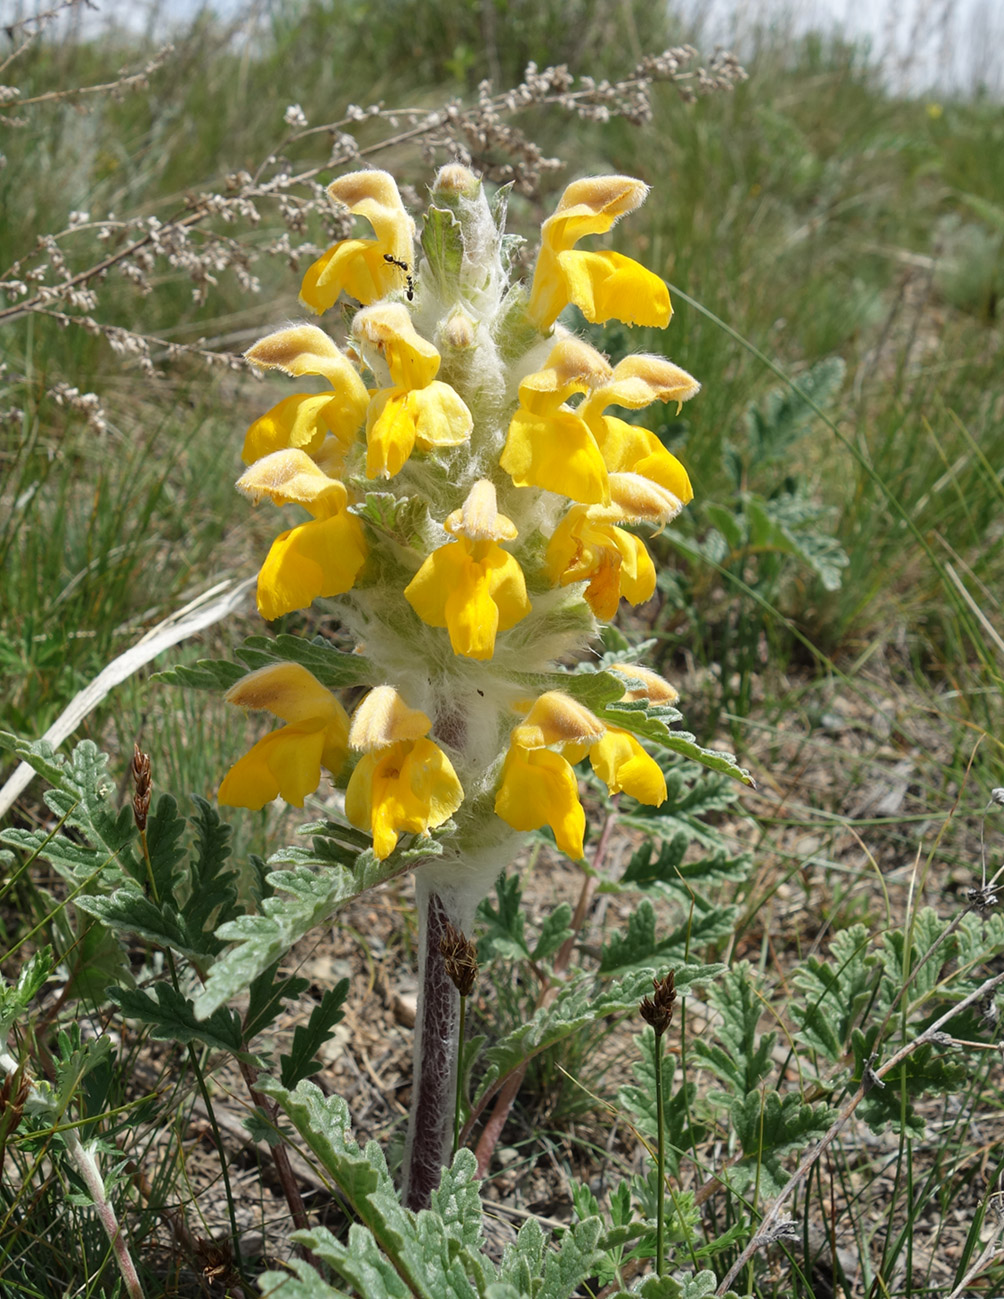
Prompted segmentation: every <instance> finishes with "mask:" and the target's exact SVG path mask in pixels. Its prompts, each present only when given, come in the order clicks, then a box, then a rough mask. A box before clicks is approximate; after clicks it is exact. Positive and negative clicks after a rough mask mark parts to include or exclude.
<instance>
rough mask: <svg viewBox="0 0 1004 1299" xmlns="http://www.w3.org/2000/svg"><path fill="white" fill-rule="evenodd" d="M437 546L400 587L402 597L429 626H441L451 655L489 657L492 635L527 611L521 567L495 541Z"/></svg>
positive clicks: (451, 543)
mask: <svg viewBox="0 0 1004 1299" xmlns="http://www.w3.org/2000/svg"><path fill="white" fill-rule="evenodd" d="M471 545H472V543H470V542H468V541H466V540H461V541H460V542H448V543H447V544H446V545H445V546H440V547H439V548H438V549H437V550H434V551H433V552H432V554H431V555H430V556H429V557H428V558H427V559H426V560H425V562H424V563H423V565H422V567H421V568H420V569H419V570H418V572H417V573H416V574H415V576H414V577H413V578H412V580H411V581H410V582H409V583H408V586H407V587H406V588H405V592H404V594H405V598H406V599H407V601H408V603H409V604H410V605H411V607H412V608H413V609H414V610H415V612H416V613H417V614H418V616H419V617H420V618H421V619H422V621H423V622H424V623H426V624H427V625H428V626H430V627H446V628H447V629H448V630H449V633H450V645H451V646H452V648H453V652H454V654H462V655H464V656H465V657H466V658H473V659H480V660H484V659H490V658H491V657H492V655H493V654H494V652H495V637H496V634H497V633H498V632H499V631H507V630H508V629H509V628H510V627H512V626H514V625H515V624H516V623H517V622H519V620H520V619H521V618H525V617H526V615H527V614H528V613H529V612H530V601H529V600H528V599H527V595H526V584H525V582H524V579H523V572H522V569H521V568H520V566H519V564H518V563H517V561H516V559H515V558H514V557H513V556H512V555H509V554H507V553H506V552H505V551H504V550H502V548H501V547H500V546H498V545H496V544H494V543H481V544H480V546H479V549H480V548H483V549H484V551H485V553H484V555H483V556H481V557H480V558H475V557H474V555H472V553H471Z"/></svg>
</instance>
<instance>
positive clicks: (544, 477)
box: [499, 410, 610, 504]
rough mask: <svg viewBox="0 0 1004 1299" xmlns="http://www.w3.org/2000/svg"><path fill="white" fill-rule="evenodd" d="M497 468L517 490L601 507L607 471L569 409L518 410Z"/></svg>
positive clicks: (582, 425)
mask: <svg viewBox="0 0 1004 1299" xmlns="http://www.w3.org/2000/svg"><path fill="white" fill-rule="evenodd" d="M499 464H500V465H501V466H502V468H503V469H504V470H505V471H506V473H508V474H511V475H512V480H513V482H514V483H515V484H516V486H517V487H543V488H545V489H546V490H547V491H551V492H557V493H558V494H559V495H561V496H567V497H569V498H570V499H571V500H573V501H582V502H584V503H586V504H589V503H593V502H596V503H600V502H602V503H606V502H607V501H609V499H610V494H609V488H608V485H607V470H606V466H605V465H604V463H603V457H602V456H601V455H600V451H599V447H597V445H596V439H595V438H594V437H593V435H592V433H591V432H590V431H589V427H588V425H586V424H585V423H583V421H582V420H581V419H579V417H578V416H577V415H576V414H575V413H574V412H573V411H570V410H558V411H555V412H554V413H553V414H551V415H534V414H532V413H531V412H530V411H526V410H518V411H517V412H516V414H515V415H514V416H513V418H512V421H511V423H510V425H509V436H508V438H507V440H506V444H505V449H504V450H503V452H502V455H501V456H500V457H499Z"/></svg>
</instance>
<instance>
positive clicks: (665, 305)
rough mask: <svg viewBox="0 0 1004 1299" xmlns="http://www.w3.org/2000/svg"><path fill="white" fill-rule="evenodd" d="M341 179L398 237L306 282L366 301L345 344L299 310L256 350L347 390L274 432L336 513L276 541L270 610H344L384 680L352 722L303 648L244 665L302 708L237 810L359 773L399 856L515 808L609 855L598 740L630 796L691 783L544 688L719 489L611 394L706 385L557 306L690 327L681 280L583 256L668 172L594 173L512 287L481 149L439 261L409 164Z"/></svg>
mask: <svg viewBox="0 0 1004 1299" xmlns="http://www.w3.org/2000/svg"><path fill="white" fill-rule="evenodd" d="M329 192H330V195H331V197H332V199H333V201H334V202H335V203H336V204H337V205H339V206H344V207H346V208H347V209H348V211H349V212H350V213H352V214H353V215H354V216H356V217H359V218H362V219H363V220H364V221H366V222H367V223H368V224H369V227H370V229H371V231H372V237H369V236H367V237H362V238H351V239H346V240H342V241H340V242H338V243H336V244H335V245H334V246H333V247H332V248H330V249H328V251H327V252H325V253H324V254H323V256H321V257H320V258H318V260H317V261H316V262H314V264H313V265H312V266H311V267H310V268H309V270H308V271H307V273H306V275H305V277H304V279H303V285H302V288H301V300H302V302H303V303H304V304H305V306H307V307H308V308H310V309H311V310H312V311H314V312H316V313H322V312H324V311H326V310H328V309H329V308H331V307H332V306H334V304H335V303H336V302H338V300H339V299H340V298H342V296H343V295H344V297H345V299H347V300H348V302H349V307H350V316H351V320H350V324H349V327H348V330H347V336H346V338H345V340H344V344H343V346H342V347H339V346H337V345H336V344H335V342H333V341H332V339H331V338H330V337H329V336H328V334H327V333H325V332H324V331H323V330H321V329H320V328H318V327H317V326H315V325H310V324H299V325H294V326H292V327H290V328H286V329H281V330H279V331H278V332H276V333H273V334H270V335H269V336H268V337H267V338H264V339H262V340H261V342H259V343H257V344H255V346H254V347H252V348H251V349H250V350H249V351H248V352H247V354H246V355H247V358H248V360H249V361H250V362H251V363H252V364H253V365H254V366H256V367H258V368H259V369H261V370H275V371H279V372H281V373H283V374H285V375H288V376H291V377H294V378H302V377H304V376H313V377H314V380H315V384H316V383H317V382H318V381H319V382H320V383H321V384H323V385H324V386H323V389H321V390H315V391H310V392H300V393H296V394H294V395H291V396H285V397H283V398H282V400H281V401H279V402H278V403H277V404H276V405H274V406H273V407H272V408H271V409H270V410H269V411H267V412H266V414H264V415H262V416H261V417H260V418H258V419H257V420H255V421H254V423H252V425H251V427H250V428H249V429H248V432H247V435H246V437H245V441H244V450H243V458H244V461H245V464H246V465H247V466H248V467H247V470H246V472H245V473H244V474H243V475H242V477H241V478H240V479H239V481H238V484H237V486H238V488H239V489H240V490H241V491H242V492H243V493H244V494H245V495H246V496H248V497H249V499H251V500H252V501H253V502H255V503H256V504H257V503H258V502H260V501H264V500H267V501H270V502H271V503H272V504H274V505H276V506H298V507H300V508H301V509H302V510H304V511H306V513H307V514H308V515H309V516H310V517H309V520H307V521H305V522H299V523H295V524H294V526H292V527H289V528H288V529H286V530H284V531H282V532H280V533H279V535H278V536H277V537H276V539H275V541H274V542H273V543H272V546H271V548H270V550H269V553H268V555H267V557H266V559H265V562H264V564H263V565H262V568H261V571H260V572H259V575H258V608H259V611H260V612H261V614H262V616H263V617H264V618H266V619H268V620H270V621H271V620H274V619H277V618H280V617H281V616H283V615H285V614H289V613H292V612H295V611H297V610H303V609H306V608H308V607H309V606H310V605H311V604H313V602H314V601H316V600H332V601H333V602H334V605H333V608H334V611H335V613H336V615H337V617H338V618H339V619H340V621H341V622H342V623H343V625H344V626H346V627H347V628H348V629H349V630H350V631H351V632H353V633H354V634H355V635H356V638H357V640H358V641H359V644H360V649H361V652H362V654H363V656H364V660H365V663H366V664H367V665H368V669H367V670H368V672H369V675H370V684H371V686H372V688H371V690H370V691H369V693H368V694H367V695H366V696H365V697H364V698H363V700H362V702H361V703H360V704H359V705H358V707H357V708H356V710H355V713H354V715H353V716H352V718H351V719H350V718H349V717H348V716H347V714H346V713H345V711H344V709H343V708H342V706H341V704H340V703H339V702H338V700H337V699H336V698H335V696H334V695H333V694H332V693H331V691H330V690H328V689H327V688H326V687H324V686H323V685H322V684H321V683H320V682H319V681H318V680H317V679H316V678H315V677H314V676H313V675H312V674H311V673H310V672H309V671H308V670H307V669H306V668H305V667H303V666H301V665H299V664H297V663H292V662H285V663H277V664H275V665H274V666H271V667H265V668H261V669H259V670H258V671H256V672H253V673H251V674H250V675H249V676H247V677H245V678H243V679H242V680H241V681H238V682H237V684H236V685H235V686H234V687H233V688H232V689H231V690H230V691H229V693H228V695H227V698H228V699H229V700H230V702H232V703H234V704H237V705H240V706H242V707H245V708H258V709H264V710H266V711H268V712H270V713H272V714H273V715H274V716H275V717H277V718H279V719H280V720H281V721H282V722H284V723H285V725H284V726H282V727H281V729H279V730H277V731H274V732H273V733H272V734H270V735H267V736H266V737H265V738H264V739H263V740H260V741H259V742H258V743H257V744H256V745H255V746H254V748H252V749H251V751H250V752H249V753H248V754H246V755H245V756H244V757H243V758H241V759H240V761H239V762H237V763H236V764H235V765H234V767H232V768H231V770H230V772H229V773H228V774H227V776H226V778H225V780H224V781H223V784H222V786H221V788H220V801H221V802H223V803H228V804H231V805H238V806H246V807H253V808H258V807H262V806H263V805H264V804H265V803H266V802H268V801H269V800H270V799H272V798H275V797H277V796H279V797H281V798H283V799H285V800H286V801H287V802H289V803H292V804H294V805H295V806H302V805H303V800H304V798H305V796H306V795H307V794H309V793H310V792H312V791H313V790H314V789H316V788H317V785H318V784H319V782H320V779H321V772H322V769H323V770H326V771H328V772H329V773H330V774H331V775H332V776H333V777H335V778H336V779H339V778H341V777H342V776H343V773H344V772H345V771H348V772H349V774H348V776H347V786H346V788H345V815H346V817H347V819H348V820H349V822H350V823H351V824H353V825H354V826H356V827H358V828H360V829H362V830H364V831H366V832H368V833H370V834H371V835H372V838H373V851H374V853H375V855H376V857H377V858H378V859H380V860H384V859H385V858H387V857H388V856H389V855H390V854H391V853H392V852H393V851H394V849H395V847H396V846H397V843H398V840H399V838H400V836H401V835H402V834H412V835H422V834H426V833H428V832H429V831H431V830H433V829H437V828H439V827H441V826H444V825H445V824H446V822H448V821H450V820H451V818H454V828H453V831H452V835H453V841H454V848H453V851H454V855H455V856H457V857H460V856H461V855H462V856H463V857H464V859H465V860H469V859H470V858H471V856H472V854H473V856H475V857H476V856H477V855H478V852H479V851H480V850H481V849H485V850H486V851H487V845H489V844H490V843H491V842H493V841H497V840H498V838H499V829H500V827H499V818H500V819H501V821H502V822H503V823H505V825H506V826H508V827H510V828H511V829H512V830H515V831H527V830H532V829H537V828H539V827H541V826H543V825H548V826H550V827H551V829H552V830H553V832H554V835H555V838H556V840H557V843H558V845H559V847H560V848H561V849H562V850H563V851H565V852H566V853H568V854H569V855H570V856H573V857H576V858H578V857H581V856H582V852H583V833H584V828H585V815H584V812H583V808H582V804H581V802H580V800H579V795H578V783H577V779H576V775H575V771H574V767H575V764H576V763H578V762H581V761H583V760H585V759H586V758H587V757H588V759H589V761H590V763H591V765H592V768H593V770H594V771H595V773H596V774H597V776H598V777H599V779H600V780H602V781H603V782H604V784H605V785H606V786H607V788H608V789H609V791H610V792H611V793H612V794H615V793H619V792H621V791H623V792H625V793H627V794H630V795H631V796H633V797H634V798H637V799H639V800H641V801H642V802H646V803H652V804H658V803H660V802H661V801H662V800H663V798H665V793H666V786H665V781H664V779H663V775H662V772H661V769H660V768H659V765H658V763H656V762H655V760H654V759H653V758H651V757H650V756H649V755H648V754H647V753H646V752H645V750H644V749H643V748H642V747H641V745H640V744H639V742H638V740H637V739H636V738H635V737H634V736H633V735H631V734H630V733H629V732H628V731H626V730H623V729H620V728H618V727H612V726H607V725H605V724H604V722H603V721H602V720H601V719H600V718H599V717H597V716H596V715H595V714H594V713H593V712H591V711H590V710H589V709H588V708H586V707H585V706H584V705H583V704H582V703H581V702H578V701H577V700H576V699H575V698H573V697H572V696H571V695H570V694H568V693H565V692H564V691H559V690H555V689H553V688H546V689H540V690H539V691H537V692H535V693H533V692H532V684H531V683H532V681H533V677H534V674H537V675H539V676H540V677H541V679H542V681H543V678H544V677H545V675H546V674H548V673H550V676H551V678H553V667H554V663H555V661H556V660H557V659H559V658H560V657H562V656H563V655H567V654H569V653H571V652H574V651H576V650H578V649H581V648H582V647H583V646H584V645H585V644H586V643H588V640H589V639H590V637H591V636H592V635H593V634H594V632H595V628H596V620H597V619H602V620H609V619H611V618H613V617H614V615H615V613H616V611H617V607H618V604H619V601H620V599H621V598H622V597H623V598H625V599H627V600H628V601H630V602H631V603H633V604H638V603H641V602H642V601H645V600H647V599H649V597H650V596H651V595H652V594H653V592H654V589H655V580H656V578H655V569H654V567H653V564H652V560H651V558H650V556H649V554H648V551H647V549H646V547H645V544H644V542H643V541H642V540H641V539H640V538H639V537H638V536H637V535H636V534H635V533H634V532H632V531H628V528H629V527H630V526H632V525H637V524H649V525H651V526H654V527H656V528H662V527H664V526H665V525H666V524H667V523H668V522H669V521H670V520H672V519H673V518H674V517H675V516H676V514H677V513H678V512H679V511H680V510H681V509H682V508H683V506H684V505H686V503H687V502H688V501H689V500H690V499H691V497H692V490H691V486H690V481H689V479H688V477H687V474H686V471H685V470H684V468H683V466H682V465H681V464H680V462H679V461H678V460H677V459H676V458H675V457H674V456H672V455H671V454H670V453H669V452H668V451H667V450H666V449H665V448H664V446H663V445H662V443H661V442H660V441H659V439H658V438H657V437H656V436H655V435H654V434H653V433H651V432H649V431H648V430H647V429H644V428H642V427H640V426H639V425H637V424H633V423H629V422H627V421H626V420H624V419H622V418H620V417H619V416H618V415H615V414H610V413H608V412H610V411H611V409H613V408H624V409H626V410H628V411H638V410H641V409H643V408H644V407H646V406H649V405H651V404H653V403H655V402H675V403H676V404H677V408H679V404H680V403H682V402H684V401H686V400H688V399H689V398H690V397H692V396H693V395H694V394H695V393H696V392H697V391H698V387H699V385H698V384H697V383H696V381H695V380H694V379H692V378H691V376H690V375H689V374H687V373H686V372H685V371H683V370H681V369H680V368H679V367H678V366H676V365H674V364H672V363H671V362H669V361H667V360H664V359H663V358H662V357H658V356H650V355H632V356H628V357H626V358H625V359H624V360H622V361H620V362H619V363H618V364H616V365H611V364H610V362H609V361H608V360H607V358H606V357H604V356H603V355H602V354H601V353H600V352H598V351H596V350H595V348H593V347H591V346H589V345H588V344H587V343H585V342H584V341H582V340H581V339H579V338H577V337H576V336H575V335H574V334H571V333H570V332H569V331H568V330H567V329H566V328H565V327H564V326H563V325H561V324H560V323H556V322H557V321H558V317H559V315H560V314H561V312H562V311H563V310H564V309H565V308H566V307H567V306H569V305H570V304H571V305H574V306H575V307H577V308H578V309H579V310H580V311H581V312H582V314H583V315H584V316H585V318H586V319H587V320H589V321H592V322H602V321H605V320H608V319H611V318H617V319H620V320H622V321H626V322H637V323H641V324H645V325H651V326H656V327H664V326H666V325H667V324H668V322H669V319H670V316H671V314H672V309H671V306H670V301H669V294H668V292H667V290H666V286H665V284H664V283H663V282H662V280H660V279H659V278H658V276H656V275H654V274H653V273H652V272H650V271H648V270H646V269H645V268H644V267H642V266H640V265H639V264H638V263H637V262H635V261H632V260H631V259H630V258H628V257H625V256H623V255H621V254H620V253H616V252H613V251H609V250H592V251H585V250H581V249H579V248H578V247H577V246H576V245H577V244H578V242H579V241H580V240H581V239H583V238H584V237H585V236H589V235H596V234H603V233H605V232H607V231H609V230H610V229H611V227H612V226H613V224H614V222H615V221H616V220H617V219H618V218H619V217H621V216H622V215H624V214H626V213H629V212H631V211H633V210H634V209H635V208H637V207H638V206H639V204H640V203H641V202H642V201H643V200H644V198H645V195H646V192H647V191H646V187H645V186H644V185H643V184H642V183H641V182H639V181H636V180H632V179H630V178H627V177H622V176H608V177H600V178H597V179H587V180H580V181H576V182H575V183H574V184H572V185H570V186H569V187H568V188H567V189H566V191H565V193H564V195H563V197H562V199H561V201H560V203H559V204H558V208H557V210H556V212H555V213H554V215H553V216H551V217H549V218H548V219H547V220H546V221H545V222H544V225H543V228H542V246H541V249H540V252H539V255H538V258H537V264H536V269H535V272H534V276H533V282H532V285H531V287H530V289H529V291H527V290H526V289H525V288H524V287H523V286H522V285H521V284H518V283H515V284H513V283H510V279H509V274H508V262H509V253H508V249H509V245H508V243H507V237H506V236H504V233H503V217H504V202H502V201H501V200H500V199H499V198H497V199H496V201H495V202H494V204H492V203H490V202H489V200H488V196H487V195H486V194H485V193H484V191H483V189H482V186H481V184H480V182H479V181H478V180H477V178H476V177H475V176H474V175H473V174H472V173H471V172H469V171H467V170H466V169H465V168H463V167H460V166H450V167H446V168H443V169H442V170H441V172H440V173H439V176H438V177H437V181H436V184H435V186H434V187H433V190H432V203H431V205H430V208H429V211H428V213H427V214H426V217H425V223H424V228H423V231H422V235H421V252H419V251H418V250H417V249H416V233H417V232H416V226H415V223H414V221H413V220H412V218H411V216H410V215H409V214H408V212H407V211H406V210H405V208H404V206H403V204H402V202H401V198H400V195H399V193H398V189H397V186H396V184H395V182H394V180H393V178H392V177H391V176H390V175H389V174H388V173H386V172H382V171H360V172H354V173H352V174H350V175H347V176H343V177H341V178H340V179H338V180H336V181H335V182H334V183H333V184H332V185H331V186H330V189H329ZM625 670H626V671H627V673H628V675H629V677H630V678H631V679H632V680H633V681H634V682H635V684H634V685H633V686H632V687H631V688H630V689H629V690H627V691H626V698H628V699H632V700H637V699H639V698H645V699H647V700H649V701H651V702H655V703H665V702H670V701H672V700H673V699H675V693H674V692H673V691H672V688H671V687H670V686H668V684H667V683H666V682H664V681H662V680H661V678H658V677H655V676H654V674H651V673H646V672H645V670H644V669H641V668H637V667H634V666H633V665H632V666H631V667H630V668H628V669H625ZM638 682H641V683H642V685H641V687H639V686H638V684H637V683H638ZM528 690H529V691H531V695H530V697H528ZM430 737H434V738H430ZM488 855H489V856H490V855H491V854H490V853H489V854H488Z"/></svg>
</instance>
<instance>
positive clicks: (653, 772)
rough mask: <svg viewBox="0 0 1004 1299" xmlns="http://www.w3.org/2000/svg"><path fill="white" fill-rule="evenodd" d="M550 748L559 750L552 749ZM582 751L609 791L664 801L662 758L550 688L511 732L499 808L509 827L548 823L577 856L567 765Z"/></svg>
mask: <svg viewBox="0 0 1004 1299" xmlns="http://www.w3.org/2000/svg"><path fill="white" fill-rule="evenodd" d="M552 746H553V747H556V748H558V750H559V751H558V752H553V751H552ZM586 754H588V755H589V760H590V762H591V763H592V767H593V770H594V771H595V772H596V774H597V775H598V776H599V778H600V779H601V780H602V781H603V782H604V783H605V784H606V786H607V788H608V789H609V791H610V793H611V794H619V793H621V792H622V791H623V792H625V793H628V794H630V795H631V796H632V797H633V798H636V799H638V801H639V802H641V803H652V804H656V805H658V804H659V803H661V802H662V801H663V799H665V797H666V781H665V777H664V776H663V774H662V771H661V769H660V767H659V764H658V763H657V762H656V761H655V759H654V758H652V757H650V756H649V755H648V754H647V753H646V752H645V750H644V749H643V748H642V747H641V745H640V744H639V743H638V741H637V740H636V739H635V738H634V736H633V735H631V734H630V733H629V732H627V731H623V730H621V729H620V728H619V727H615V726H606V725H605V724H604V723H603V722H602V721H600V719H599V718H598V717H597V716H595V714H593V713H591V712H590V711H589V709H588V708H586V707H585V706H584V705H583V704H580V703H579V702H578V701H577V700H575V699H573V698H572V697H571V696H570V695H566V694H565V693H564V692H563V691H560V690H549V691H547V692H546V693H545V694H543V695H541V696H540V697H539V698H538V699H537V700H536V702H535V703H534V704H533V707H532V708H531V709H530V711H529V712H528V713H527V715H526V718H525V719H524V721H523V722H522V723H521V724H520V725H519V726H516V727H514V728H513V731H512V733H511V735H510V744H509V752H508V753H507V754H506V758H505V762H504V763H503V766H502V776H501V782H500V785H499V790H498V793H497V795H496V798H495V812H496V814H497V815H498V816H500V817H501V818H502V820H503V821H505V822H506V823H507V824H508V825H511V826H512V828H513V829H514V830H538V829H539V828H540V827H541V826H542V825H549V826H550V827H551V829H552V830H553V831H554V837H555V840H556V842H557V844H558V847H559V848H560V849H561V851H562V852H564V853H566V854H567V855H568V856H569V857H573V858H575V859H579V858H581V856H582V852H583V835H584V833H585V825H586V817H585V812H584V811H583V808H582V804H581V803H580V801H579V790H578V783H577V781H576V779H575V772H574V771H573V770H572V764H573V763H576V762H580V761H581V760H582V758H584V757H585V756H586Z"/></svg>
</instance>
